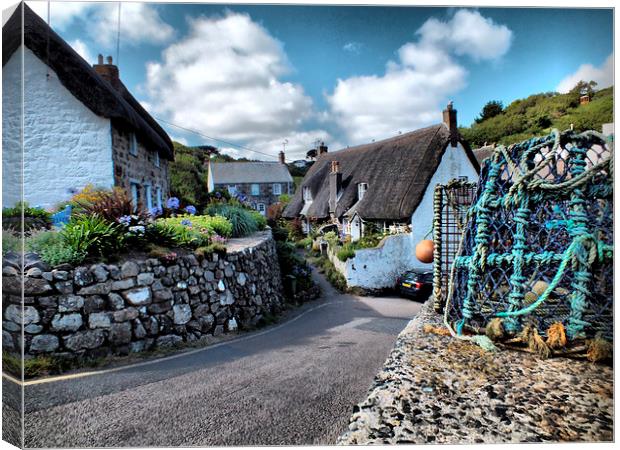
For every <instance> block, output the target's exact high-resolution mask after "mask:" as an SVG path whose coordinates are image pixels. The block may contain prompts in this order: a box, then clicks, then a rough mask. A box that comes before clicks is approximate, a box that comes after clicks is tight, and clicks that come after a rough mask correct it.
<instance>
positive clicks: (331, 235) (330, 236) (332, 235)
mask: <svg viewBox="0 0 620 450" xmlns="http://www.w3.org/2000/svg"><path fill="white" fill-rule="evenodd" d="M323 239H325V240H326V241H327V243H328V244H329V246H330V247H332V248H335V247H336V246H337V245H338V235H337V234H336V232H335V231H329V232H327V233H325V234H324V235H323Z"/></svg>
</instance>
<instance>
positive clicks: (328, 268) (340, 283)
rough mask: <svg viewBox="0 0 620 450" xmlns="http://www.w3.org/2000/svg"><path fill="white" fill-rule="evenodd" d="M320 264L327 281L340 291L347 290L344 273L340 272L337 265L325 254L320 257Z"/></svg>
mask: <svg viewBox="0 0 620 450" xmlns="http://www.w3.org/2000/svg"><path fill="white" fill-rule="evenodd" d="M318 265H319V267H320V268H321V270H322V271H323V273H324V274H325V278H327V281H329V282H330V284H331V285H332V286H333V287H335V288H336V289H338V290H339V291H340V292H346V291H347V280H346V278H345V277H344V275H342V274H341V273H340V272H338V270H337V269H336V267H335V266H334V265H333V264H332V262H331V261H330V260H329V259H328V258H326V257H324V256H323V257H321V258H319V260H318Z"/></svg>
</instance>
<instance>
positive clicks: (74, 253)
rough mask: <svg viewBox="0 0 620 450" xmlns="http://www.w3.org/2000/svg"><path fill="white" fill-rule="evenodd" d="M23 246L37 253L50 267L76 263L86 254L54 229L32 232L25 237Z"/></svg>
mask: <svg viewBox="0 0 620 450" xmlns="http://www.w3.org/2000/svg"><path fill="white" fill-rule="evenodd" d="M25 246H26V250H28V251H30V252H34V253H36V254H38V255H39V256H40V257H41V259H42V260H43V261H44V262H46V263H47V264H49V265H50V266H52V267H54V266H57V265H59V264H65V263H67V264H72V265H77V264H79V263H81V262H82V261H83V260H84V258H86V256H87V252H86V251H84V250H79V249H74V248H73V247H72V246H71V245H69V244H68V243H67V242H66V241H65V239H64V238H63V236H62V235H61V234H60V233H58V232H55V231H43V232H40V233H37V234H33V235H32V236H30V237H28V238H27V239H26V242H25Z"/></svg>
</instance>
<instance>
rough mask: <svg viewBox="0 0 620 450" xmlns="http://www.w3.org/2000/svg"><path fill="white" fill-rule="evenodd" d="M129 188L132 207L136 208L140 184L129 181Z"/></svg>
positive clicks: (138, 200)
mask: <svg viewBox="0 0 620 450" xmlns="http://www.w3.org/2000/svg"><path fill="white" fill-rule="evenodd" d="M129 187H130V190H131V203H132V204H133V209H134V210H137V209H138V204H139V203H140V185H139V184H138V183H134V182H132V183H130V184H129Z"/></svg>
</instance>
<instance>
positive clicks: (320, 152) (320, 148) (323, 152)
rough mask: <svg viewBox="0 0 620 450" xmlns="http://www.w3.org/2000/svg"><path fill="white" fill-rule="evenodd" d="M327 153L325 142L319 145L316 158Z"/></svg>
mask: <svg viewBox="0 0 620 450" xmlns="http://www.w3.org/2000/svg"><path fill="white" fill-rule="evenodd" d="M325 153H327V145H325V142H321V143H320V144H319V153H318V156H321V155H323V154H325Z"/></svg>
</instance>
